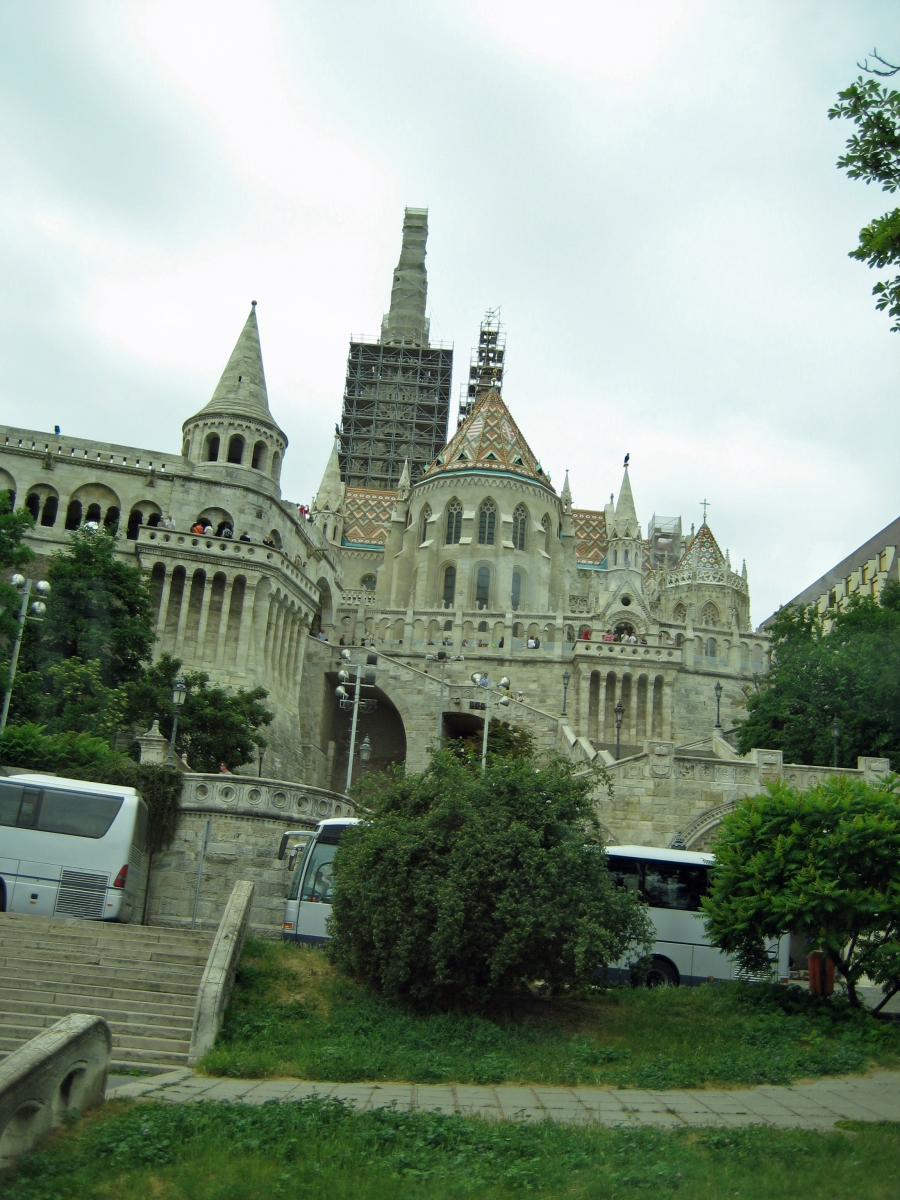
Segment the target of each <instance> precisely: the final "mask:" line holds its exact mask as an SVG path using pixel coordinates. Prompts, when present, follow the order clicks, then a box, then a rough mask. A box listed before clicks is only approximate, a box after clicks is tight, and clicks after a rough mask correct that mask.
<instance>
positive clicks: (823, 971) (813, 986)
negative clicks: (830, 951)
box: [809, 950, 834, 996]
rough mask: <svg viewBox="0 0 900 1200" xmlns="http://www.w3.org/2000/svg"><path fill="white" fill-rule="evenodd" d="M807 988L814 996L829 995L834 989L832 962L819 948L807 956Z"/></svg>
mask: <svg viewBox="0 0 900 1200" xmlns="http://www.w3.org/2000/svg"><path fill="white" fill-rule="evenodd" d="M809 990H810V991H811V992H812V994H813V995H814V996H830V995H831V993H832V992H833V991H834V963H833V962H832V961H831V959H830V958H825V957H824V955H823V954H822V951H821V950H813V952H812V954H810V956H809Z"/></svg>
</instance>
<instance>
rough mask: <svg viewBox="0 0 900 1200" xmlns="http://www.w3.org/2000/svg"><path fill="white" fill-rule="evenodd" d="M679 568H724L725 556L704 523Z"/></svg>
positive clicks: (686, 551)
mask: <svg viewBox="0 0 900 1200" xmlns="http://www.w3.org/2000/svg"><path fill="white" fill-rule="evenodd" d="M678 565H679V567H724V566H725V555H724V554H723V553H722V551H721V550H720V549H719V543H718V542H717V541H716V539H715V538H714V537H713V532H712V530H711V529H710V527H709V526H708V525H707V524H706V522H705V521H704V522H703V524H702V525H701V526H700V528H699V529H698V530H697V533H696V536H695V537H694V539H693V540H692V542H691V544H690V546H688V548H687V550H685V552H684V554H683V555H682V557H681V562H680V563H679V564H678Z"/></svg>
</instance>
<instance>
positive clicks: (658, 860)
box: [606, 846, 790, 987]
mask: <svg viewBox="0 0 900 1200" xmlns="http://www.w3.org/2000/svg"><path fill="white" fill-rule="evenodd" d="M606 853H607V865H608V867H609V870H610V872H611V873H612V876H613V878H614V880H615V882H616V883H617V884H618V885H619V886H620V887H624V888H626V889H627V890H628V891H630V892H636V893H637V894H638V895H639V896H640V897H641V899H642V900H644V901H645V902H646V904H647V905H648V907H649V909H650V919H651V920H652V921H653V925H654V927H655V929H656V939H655V941H654V943H653V962H652V965H651V967H650V971H649V972H648V975H647V979H646V982H647V985H648V986H649V987H672V986H674V985H676V984H679V983H681V984H687V985H691V984H698V983H708V982H710V981H712V980H716V979H745V978H748V976H746V975H745V974H744V973H743V972H742V971H741V970H740V968H739V967H738V964H737V962H736V960H735V959H734V957H733V956H732V955H730V954H726V953H725V952H724V951H722V950H719V949H718V948H717V947H715V946H711V945H710V942H709V938H708V937H707V934H706V926H705V923H704V918H703V910H702V909H701V907H700V901H701V899H702V898H703V896H705V895H706V894H707V893H708V891H709V872H710V870H711V869H712V867H713V864H714V863H715V859H714V858H713V856H712V855H711V854H697V853H694V852H692V851H690V850H664V849H662V848H658V847H655V846H610V847H609V848H608V849H607V852H606ZM766 949H767V952H768V955H769V960H770V962H771V963H772V973H771V976H770V978H772V979H773V980H774V979H776V978H777V979H779V980H780V981H781V982H782V983H786V982H787V981H788V979H789V977H790V971H789V962H790V957H789V952H790V937H788V936H787V935H786V936H784V937H782V938H779V939H776V940H773V941H772V942H771V943H770V944H769V945H768V946H767V947H766ZM627 974H628V973H627V970H626V969H625V968H624V965H623V964H622V963H618V964H616V966H615V967H613V968H611V969H610V971H609V976H610V978H611V979H616V978H618V979H626V978H627ZM754 978H756V977H754Z"/></svg>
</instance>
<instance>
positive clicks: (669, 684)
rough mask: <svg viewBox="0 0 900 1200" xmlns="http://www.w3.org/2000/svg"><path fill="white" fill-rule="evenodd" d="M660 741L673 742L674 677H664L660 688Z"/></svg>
mask: <svg viewBox="0 0 900 1200" xmlns="http://www.w3.org/2000/svg"><path fill="white" fill-rule="evenodd" d="M662 691H663V694H662V740H663V741H664V742H671V741H674V740H675V676H674V675H664V676H663V687H662Z"/></svg>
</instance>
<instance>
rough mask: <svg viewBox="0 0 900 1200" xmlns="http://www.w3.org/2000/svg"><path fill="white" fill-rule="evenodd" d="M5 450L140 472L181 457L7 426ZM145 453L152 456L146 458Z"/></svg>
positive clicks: (163, 466)
mask: <svg viewBox="0 0 900 1200" xmlns="http://www.w3.org/2000/svg"><path fill="white" fill-rule="evenodd" d="M0 448H2V449H4V450H19V451H24V452H25V453H28V454H39V455H41V456H42V457H46V456H47V455H48V454H49V455H50V457H51V459H52V460H54V461H69V462H88V463H96V464H97V466H101V467H130V468H132V470H134V469H137V470H140V471H151V470H152V471H165V470H166V465H167V464H168V465H169V466H171V467H176V468H177V467H181V466H183V465H184V459H183V458H181V456H180V455H178V454H175V455H172V454H169V455H166V454H165V453H164V452H163V451H160V452H159V453H158V454H156V453H154V451H153V450H149V451H148V450H139V451H135V448H134V447H133V446H119V445H116V444H115V443H114V442H92V441H88V440H86V439H84V438H62V439H60V438H59V437H57V436H56V434H53V435H51V434H40V433H38V434H37V436H35V431H34V430H31V429H10V428H7V433H6V434H5V439H4V442H3V445H2V447H0ZM147 455H153V457H152V458H148V457H147Z"/></svg>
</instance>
